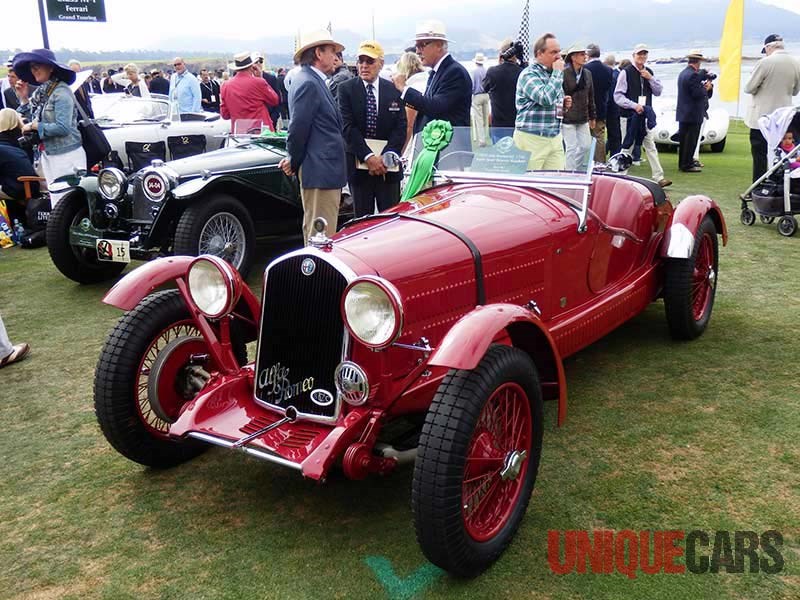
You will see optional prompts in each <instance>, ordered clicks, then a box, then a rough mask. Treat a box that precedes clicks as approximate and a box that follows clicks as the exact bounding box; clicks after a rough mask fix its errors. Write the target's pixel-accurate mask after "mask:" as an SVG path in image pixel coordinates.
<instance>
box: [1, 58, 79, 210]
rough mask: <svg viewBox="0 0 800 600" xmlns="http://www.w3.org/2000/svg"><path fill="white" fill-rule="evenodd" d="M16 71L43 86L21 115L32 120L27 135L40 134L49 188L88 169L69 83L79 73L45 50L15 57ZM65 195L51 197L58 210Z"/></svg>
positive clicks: (43, 164) (24, 106)
mask: <svg viewBox="0 0 800 600" xmlns="http://www.w3.org/2000/svg"><path fill="white" fill-rule="evenodd" d="M14 71H15V72H16V73H17V75H18V76H19V78H20V79H22V80H23V81H26V82H28V83H33V84H39V88H38V89H37V90H36V92H34V94H33V96H32V97H31V98H30V99H29V100H27V101H24V102H22V103H21V104H20V107H19V109H18V110H19V112H20V114H22V116H23V117H24V118H26V119H27V120H28V122H27V123H26V124H25V126H24V127H23V128H22V132H23V133H25V134H33V132H36V134H38V137H39V139H40V140H41V141H40V143H39V161H40V164H41V166H42V171H43V172H44V177H45V179H46V180H47V184H48V186H49V185H50V184H52V183H53V182H54V181H55V180H56V179H57V178H59V177H62V176H64V175H70V174H72V173H73V172H74V170H75V169H85V168H86V153H85V152H84V150H83V147H82V145H81V134H80V131H79V130H78V111H77V108H76V106H75V96H74V95H73V93H72V90H71V89H70V87H69V84H70V83H72V82H73V81H75V72H74V71H72V69H70V68H69V67H67V66H66V65H62V64H60V63H59V62H57V61H56V57H55V55H54V54H53V52H52V51H51V50H48V49H45V48H42V49H39V50H33V51H32V52H21V53H20V54H17V55H16V56H15V57H14ZM62 195H63V194H54V193H52V192H51V194H50V202H51V204H52V206H53V208H55V206H56V204H57V203H58V201H59V200H60V199H61V196H62Z"/></svg>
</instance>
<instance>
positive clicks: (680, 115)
mask: <svg viewBox="0 0 800 600" xmlns="http://www.w3.org/2000/svg"><path fill="white" fill-rule="evenodd" d="M686 58H687V59H688V61H689V64H688V65H687V67H686V68H685V69H684V70H683V71H681V73H680V75H678V107H677V109H676V110H675V120H676V121H677V122H678V143H679V144H680V148H679V150H678V168H679V169H680V170H681V171H684V172H686V173H699V172H700V171H701V169H700V167H699V166H698V165H696V164H695V162H694V149H695V147H696V146H697V140H699V139H700V128H701V127H702V126H703V118H704V117H705V114H706V110H707V109H708V98H709V96H710V94H711V88H712V84H711V82H710V81H702V80H701V79H700V74H699V73H698V71H699V70H700V61H702V60H703V58H704V57H703V54H702V53H701V52H700V51H699V50H692V51H691V52H690V53H689V54H688V55H687V56H686Z"/></svg>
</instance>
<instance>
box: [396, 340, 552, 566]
mask: <svg viewBox="0 0 800 600" xmlns="http://www.w3.org/2000/svg"><path fill="white" fill-rule="evenodd" d="M509 385H511V386H515V389H519V390H522V391H523V392H524V394H520V395H519V396H517V398H518V401H519V402H527V403H528V405H529V406H530V412H529V413H528V414H529V416H530V417H531V424H530V427H529V431H528V434H529V435H528V439H529V442H530V443H529V444H528V445H527V448H526V449H525V451H526V452H527V457H526V458H525V459H524V460H523V461H522V463H521V464H522V467H520V468H524V469H525V472H524V475H520V474H519V473H517V476H519V482H518V483H517V482H516V480H517V476H514V477H513V481H512V482H505V483H504V482H503V481H499V482H498V481H494V480H492V479H488V480H485V481H484V482H483V483H487V484H488V483H489V482H490V481H492V482H493V483H492V487H490V488H488V489H490V491H489V492H488V493H487V494H486V496H484V498H493V497H496V496H492V495H491V489H493V486H494V485H496V484H497V483H500V486H501V488H502V486H503V485H506V483H509V484H510V485H512V486H517V487H516V488H515V489H516V490H517V491H516V492H515V494H516V495H515V496H514V497H513V498H512V499H511V500H508V502H509V503H508V504H507V505H506V506H507V509H506V511H505V514H506V516H504V517H502V518H500V519H499V520H498V521H497V523H495V528H496V533H495V531H494V530H491V531H490V532H489V534H490V537H488V538H487V539H483V540H479V539H477V538H476V537H475V536H474V534H473V533H471V531H470V525H469V523H468V521H469V519H470V517H469V516H468V515H466V514H465V513H464V512H462V506H466V505H463V502H465V501H466V502H467V503H469V502H470V501H471V499H467V500H465V499H464V494H465V493H466V492H465V487H464V486H467V484H468V483H469V482H468V481H467V480H466V476H467V469H468V467H467V464H468V460H467V457H468V455H469V453H470V452H471V451H472V448H473V446H474V445H476V443H477V442H476V440H477V438H478V437H479V436H480V435H483V434H477V433H476V432H477V431H478V430H479V423H480V419H481V417H482V411H483V408H484V406H486V405H488V404H489V402H490V401H492V400H493V399H494V398H495V396H494V392H495V391H496V390H498V389H501V388H502V389H508V387H507V386H509ZM542 414H543V412H542V395H541V390H540V388H539V380H538V376H537V373H536V367H535V366H534V364H533V361H532V360H531V359H530V357H529V356H528V355H527V354H525V353H524V352H522V351H521V350H519V349H517V348H512V347H509V346H499V345H495V346H492V347H490V348H489V351H488V352H487V353H486V355H485V356H484V357H483V359H482V360H481V362H480V364H479V365H478V366H477V367H476V368H475V369H474V370H472V371H463V370H451V371H450V372H449V373H448V374H447V376H446V377H445V378H444V380H443V381H442V383H441V385H440V386H439V389H438V390H437V392H436V396H435V397H434V399H433V402H432V404H431V406H430V408H429V409H428V413H427V415H426V418H425V424H424V426H423V428H422V434H421V436H420V443H419V451H418V454H417V459H416V463H415V466H414V479H413V483H412V494H411V502H412V508H413V512H414V525H415V528H416V534H417V541H418V542H419V545H420V547H421V548H422V551H423V553H424V554H425V556H426V557H427V558H428V560H430V561H431V562H432V563H433V564H435V565H437V566H439V567H441V568H442V569H445V570H446V571H448V572H450V573H451V574H453V575H456V576H459V577H474V576H476V575H478V574H479V573H481V572H482V571H483V570H485V569H486V568H487V567H489V566H490V565H491V564H492V563H493V562H494V561H495V560H496V559H497V558H498V557H499V556H500V555H501V554H502V552H503V551H504V550H505V548H506V546H508V544H509V543H510V542H511V540H512V538H513V537H514V534H515V533H516V531H517V528H518V527H519V524H520V522H521V520H522V518H523V516H524V515H525V511H526V509H527V506H528V502H529V500H530V496H531V492H532V491H533V485H534V483H535V481H536V474H537V472H538V470H539V458H540V456H541V449H542V434H543V423H542ZM481 427H483V426H481ZM480 430H481V431H486V429H480ZM515 431H516V429H515ZM520 439H524V438H520ZM521 445H523V444H520V446H521ZM514 448H515V451H516V450H519V448H516V446H514ZM505 456H506V460H507V459H508V458H509V456H510V454H506V455H505ZM476 460H478V459H476ZM492 460H498V459H492ZM526 463H527V464H526ZM471 464H475V463H471ZM497 475H498V474H497V473H495V475H494V476H497ZM485 476H486V475H481V476H480V477H485ZM483 483H481V485H483ZM467 489H468V488H467ZM484 489H486V488H484ZM501 495H502V494H501ZM471 497H472V496H471ZM477 502H478V504H480V502H481V500H480V499H479V500H478V501H477ZM488 506H497V505H496V504H494V505H492V504H491V503H489V505H488ZM466 510H468V509H467V508H464V511H466ZM501 512H502V511H501ZM478 513H480V510H478ZM478 516H480V514H479V515H478Z"/></svg>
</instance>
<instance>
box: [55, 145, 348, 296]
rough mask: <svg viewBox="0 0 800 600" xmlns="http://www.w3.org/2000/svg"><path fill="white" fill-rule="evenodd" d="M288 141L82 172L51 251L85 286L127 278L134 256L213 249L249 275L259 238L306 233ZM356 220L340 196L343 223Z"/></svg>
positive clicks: (62, 209)
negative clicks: (287, 161)
mask: <svg viewBox="0 0 800 600" xmlns="http://www.w3.org/2000/svg"><path fill="white" fill-rule="evenodd" d="M285 156H286V141H285V138H281V137H274V136H263V137H261V136H259V137H253V138H251V139H247V140H245V141H239V142H235V143H234V144H232V145H230V146H229V147H227V148H223V149H221V150H216V151H214V152H207V153H205V154H200V155H197V156H191V157H188V158H183V159H180V160H174V161H169V162H163V161H159V160H154V161H153V162H152V163H151V165H150V166H148V167H145V168H143V169H141V170H140V171H137V172H135V173H132V174H126V173H125V172H123V171H122V170H121V169H118V168H106V169H102V170H101V171H99V173H97V174H96V175H94V174H78V175H76V176H75V177H73V178H71V180H70V181H69V182H65V183H64V184H62V187H61V188H57V190H58V191H61V190H62V189H64V188H65V187H68V188H70V190H71V191H69V193H68V194H67V195H65V196H64V197H63V198H62V199H61V201H60V202H58V203H57V205H56V206H55V208H54V209H53V211H52V213H51V215H50V220H49V222H48V224H47V245H48V249H49V251H50V257H51V258H52V260H53V263H54V264H55V265H56V267H57V268H58V270H59V271H61V272H62V273H63V274H64V275H66V276H67V277H68V278H70V279H72V280H74V281H77V282H78V283H96V282H100V281H105V280H108V279H112V278H114V277H116V276H117V275H119V274H120V272H121V271H122V270H123V269H124V268H125V266H126V265H127V264H128V263H129V262H131V260H150V259H152V258H156V257H158V256H170V255H191V256H197V255H200V254H213V255H215V256H219V257H221V258H224V259H225V260H227V261H228V262H230V263H231V264H232V265H233V266H235V267H236V268H237V269H238V270H239V272H240V273H242V275H244V276H246V275H247V273H248V271H249V269H250V267H251V266H252V263H253V259H254V256H255V244H256V239H258V238H262V237H274V236H286V237H289V236H299V235H300V234H301V229H302V217H303V207H302V202H301V199H300V188H299V185H298V182H297V180H296V178H289V177H287V176H286V175H285V174H284V173H283V172H282V171H281V170H280V169H279V168H278V163H279V162H280V160H281V159H282V158H283V157H285ZM350 217H352V202H351V201H350V198H349V195H348V194H342V204H341V207H340V219H339V221H340V223H342V222H344V221H345V220H347V219H348V218H350Z"/></svg>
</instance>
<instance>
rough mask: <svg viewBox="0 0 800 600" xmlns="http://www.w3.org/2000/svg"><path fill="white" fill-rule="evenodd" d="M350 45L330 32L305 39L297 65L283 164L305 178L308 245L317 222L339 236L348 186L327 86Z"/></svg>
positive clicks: (339, 128) (339, 133)
mask: <svg viewBox="0 0 800 600" xmlns="http://www.w3.org/2000/svg"><path fill="white" fill-rule="evenodd" d="M342 50H344V46H342V45H341V44H339V43H338V42H335V41H333V40H332V39H331V35H330V33H329V32H328V31H326V30H320V31H312V32H307V33H304V34H301V37H300V48H299V49H298V50H297V52H295V55H294V60H295V62H298V63H300V65H301V68H300V71H299V72H298V73H297V74H296V75H294V76H293V77H292V83H291V86H290V87H289V112H290V113H291V115H292V120H291V122H290V124H289V137H288V140H287V143H286V149H287V151H288V154H289V156H288V157H287V158H284V159H282V160H281V162H280V163H279V166H280V167H281V169H283V172H284V173H286V174H287V175H288V176H290V177H291V176H292V175H294V174H295V173H297V174H298V175H299V177H300V193H301V196H302V198H303V212H304V214H303V237H304V238H305V240H306V243H308V238H309V237H310V236H311V234H312V233H313V232H312V229H311V225H312V223H313V222H314V219H316V218H317V217H322V218H323V219H325V221H326V223H327V230H326V233H327V234H328V235H331V234H333V233H335V232H336V220H337V218H338V216H339V201H340V199H341V189H342V187H344V184H345V183H346V181H347V174H346V169H345V148H344V138H343V137H342V117H341V114H340V113H339V107H338V106H337V104H336V101H335V100H334V99H333V96H332V95H331V93H330V90H328V86H327V85H326V84H325V81H326V79H327V76H328V75H330V74H331V73H332V72H333V66H334V61H335V59H336V53H337V52H341V51H342Z"/></svg>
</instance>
